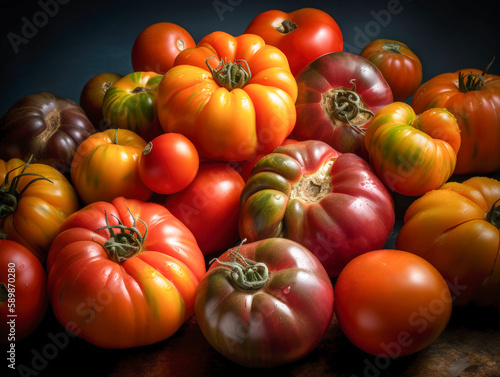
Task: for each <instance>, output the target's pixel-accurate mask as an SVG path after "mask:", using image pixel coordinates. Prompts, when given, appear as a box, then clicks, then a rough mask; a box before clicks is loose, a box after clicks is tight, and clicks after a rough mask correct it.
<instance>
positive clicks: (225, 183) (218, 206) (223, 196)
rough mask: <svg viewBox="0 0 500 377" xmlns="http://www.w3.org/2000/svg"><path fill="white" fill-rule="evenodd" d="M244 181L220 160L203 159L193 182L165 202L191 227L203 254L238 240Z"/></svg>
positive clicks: (210, 252) (217, 250)
mask: <svg viewBox="0 0 500 377" xmlns="http://www.w3.org/2000/svg"><path fill="white" fill-rule="evenodd" d="M244 185H245V182H244V181H243V178H242V177H241V176H240V174H238V172H237V171H236V170H235V169H233V168H232V167H231V166H229V165H227V164H226V163H223V162H215V161H213V162H208V161H207V162H202V163H201V164H200V168H199V170H198V174H197V175H196V177H195V178H194V181H193V182H192V183H191V184H190V185H189V186H188V187H187V188H186V189H184V190H182V191H181V192H179V193H177V194H173V195H168V196H167V198H166V199H165V202H164V205H165V207H167V209H168V210H169V211H170V212H171V213H172V214H173V215H174V216H175V217H177V218H178V219H179V220H181V221H182V222H183V223H184V224H185V225H186V226H187V227H188V228H189V230H191V232H192V233H193V235H194V236H195V238H196V241H198V245H199V247H200V249H201V251H202V252H203V254H212V253H215V252H222V251H224V250H226V249H227V248H228V247H231V246H233V245H234V243H235V242H236V241H238V239H239V234H238V215H239V207H238V204H239V200H240V194H241V190H243V186H244Z"/></svg>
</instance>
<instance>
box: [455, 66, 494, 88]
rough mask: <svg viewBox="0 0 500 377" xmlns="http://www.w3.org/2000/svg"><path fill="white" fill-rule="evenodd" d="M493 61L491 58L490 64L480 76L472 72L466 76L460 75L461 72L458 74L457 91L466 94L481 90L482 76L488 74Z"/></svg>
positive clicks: (482, 84)
mask: <svg viewBox="0 0 500 377" xmlns="http://www.w3.org/2000/svg"><path fill="white" fill-rule="evenodd" d="M494 61H495V57H493V60H492V61H491V62H490V64H488V66H487V67H486V68H485V69H484V71H483V72H482V73H481V74H480V75H479V74H474V73H472V72H471V73H468V74H465V73H462V71H460V72H458V88H459V91H460V92H462V93H467V92H471V91H473V90H481V89H482V88H483V86H484V75H486V74H487V73H488V71H489V70H490V67H491V65H492V64H493V62H494Z"/></svg>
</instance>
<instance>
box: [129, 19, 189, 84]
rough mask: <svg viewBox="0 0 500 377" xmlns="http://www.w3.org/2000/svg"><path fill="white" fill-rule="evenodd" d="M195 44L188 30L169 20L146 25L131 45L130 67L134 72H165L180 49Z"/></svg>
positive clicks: (172, 63) (170, 66)
mask: <svg viewBox="0 0 500 377" xmlns="http://www.w3.org/2000/svg"><path fill="white" fill-rule="evenodd" d="M194 46H196V43H195V41H194V39H193V37H192V36H191V34H189V32H188V31H187V30H186V29H184V28H183V27H182V26H179V25H176V24H173V23H171V22H158V23H156V24H153V25H150V26H148V27H147V28H146V29H144V30H143V31H142V32H141V33H140V34H139V35H138V36H137V39H136V40H135V42H134V45H133V46H132V68H133V69H134V71H135V72H140V71H153V72H156V73H158V74H161V75H163V74H165V72H167V71H168V70H169V69H170V68H172V66H173V65H174V60H175V58H176V57H177V55H178V54H179V52H181V51H182V50H184V49H186V48H190V47H194Z"/></svg>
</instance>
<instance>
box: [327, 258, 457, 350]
mask: <svg viewBox="0 0 500 377" xmlns="http://www.w3.org/2000/svg"><path fill="white" fill-rule="evenodd" d="M451 311H452V296H451V293H450V290H449V288H448V286H447V283H446V281H445V280H444V278H443V277H442V276H441V274H440V273H439V272H438V271H437V270H436V269H435V268H434V267H433V266H432V265H431V264H430V263H429V262H427V261H426V260H424V259H423V258H421V257H419V256H417V255H415V254H412V253H409V252H405V251H401V250H374V251H370V252H368V253H365V254H363V255H360V256H359V257H356V258H355V259H353V260H352V261H351V262H350V263H349V264H348V265H347V266H346V267H345V269H344V270H343V271H342V272H341V273H340V275H339V277H338V279H337V281H336V283H335V315H336V317H337V320H338V323H339V326H340V328H341V329H342V331H343V332H344V334H345V335H346V336H347V338H348V339H349V340H350V341H351V342H352V343H353V344H354V345H356V346H357V347H358V348H360V349H361V350H363V351H364V352H367V353H369V354H371V355H375V356H380V357H390V358H393V359H394V358H398V357H400V356H405V355H409V354H412V353H415V352H418V351H420V350H422V349H424V348H425V347H427V346H429V345H430V344H432V342H434V340H436V339H437V338H438V336H439V335H440V334H441V333H442V332H443V330H444V329H445V327H446V325H447V323H448V321H449V318H450V316H451Z"/></svg>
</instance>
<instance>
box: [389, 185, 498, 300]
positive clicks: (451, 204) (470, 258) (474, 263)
mask: <svg viewBox="0 0 500 377" xmlns="http://www.w3.org/2000/svg"><path fill="white" fill-rule="evenodd" d="M499 200H500V182H499V181H497V180H495V179H493V178H486V177H472V178H469V179H468V180H466V181H464V182H462V183H458V182H448V183H446V184H444V185H443V186H441V187H440V188H439V189H437V190H433V191H430V192H428V193H427V194H425V195H424V196H422V197H420V198H418V199H417V200H415V201H414V202H413V203H412V204H411V205H410V206H409V207H408V210H407V211H406V213H405V215H404V225H403V227H402V228H401V230H400V232H399V233H398V236H397V239H396V245H397V248H399V249H401V250H406V251H410V252H412V253H415V254H417V255H419V256H421V257H423V258H424V259H426V260H427V261H429V262H430V263H431V264H432V265H433V266H434V267H436V268H437V269H438V270H439V272H440V273H441V275H443V276H444V278H445V279H446V281H447V282H448V284H449V285H450V289H451V291H452V292H453V296H454V304H455V305H465V304H467V303H469V302H473V303H476V304H478V305H482V306H487V305H492V304H494V303H499V302H500V258H499V253H500V251H499V250H500V249H499V240H500V234H499V230H498V229H499V228H500V206H499Z"/></svg>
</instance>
